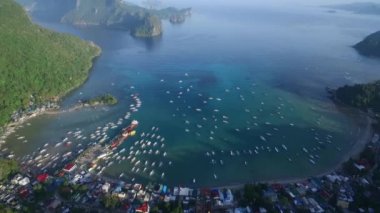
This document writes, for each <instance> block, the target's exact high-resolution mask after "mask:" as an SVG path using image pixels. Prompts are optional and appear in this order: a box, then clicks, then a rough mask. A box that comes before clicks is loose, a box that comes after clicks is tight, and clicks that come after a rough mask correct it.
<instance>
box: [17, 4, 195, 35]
mask: <svg viewBox="0 0 380 213" xmlns="http://www.w3.org/2000/svg"><path fill="white" fill-rule="evenodd" d="M18 1H19V2H20V3H23V5H24V6H25V7H27V8H33V10H34V14H41V15H42V16H44V17H46V16H47V15H46V14H50V15H48V16H49V17H50V18H52V19H53V20H57V19H60V20H61V21H62V22H64V23H69V24H73V25H79V26H105V27H110V28H118V29H123V30H128V31H130V32H131V33H132V35H134V36H139V37H154V36H158V35H160V34H161V33H162V26H161V19H168V20H173V21H171V22H172V23H173V22H174V21H177V22H179V21H181V22H183V21H184V20H185V18H186V17H187V16H189V15H190V13H191V9H190V8H186V9H181V10H179V9H176V8H173V7H169V8H165V9H160V10H157V9H147V8H143V7H140V6H138V5H135V4H131V3H127V2H126V1H122V0H18ZM32 5H33V6H32ZM49 17H48V18H49Z"/></svg>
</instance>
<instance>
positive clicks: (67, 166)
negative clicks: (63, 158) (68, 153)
mask: <svg viewBox="0 0 380 213" xmlns="http://www.w3.org/2000/svg"><path fill="white" fill-rule="evenodd" d="M74 166H75V164H73V163H68V164H66V166H65V168H63V169H64V170H67V171H70V170H71V169H72V168H73V167H74Z"/></svg>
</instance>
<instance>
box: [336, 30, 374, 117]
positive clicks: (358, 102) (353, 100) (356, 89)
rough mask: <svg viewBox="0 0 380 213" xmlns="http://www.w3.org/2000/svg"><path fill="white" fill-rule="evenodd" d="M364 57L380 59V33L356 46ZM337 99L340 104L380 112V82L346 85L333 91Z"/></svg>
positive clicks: (372, 35) (368, 37)
mask: <svg viewBox="0 0 380 213" xmlns="http://www.w3.org/2000/svg"><path fill="white" fill-rule="evenodd" d="M354 48H355V49H356V50H357V51H358V52H359V53H360V54H362V55H365V56H375V57H380V31H378V32H376V33H373V34H371V35H369V36H367V37H366V38H365V39H364V40H363V41H361V42H359V43H357V44H356V45H354ZM333 95H334V97H335V99H337V100H339V101H340V102H342V103H344V104H346V105H349V106H352V107H356V108H359V109H363V110H367V109H372V110H373V111H374V112H376V113H379V112H380V80H379V81H375V82H372V83H367V84H356V85H352V86H348V85H345V86H343V87H340V88H338V89H336V90H334V91H333Z"/></svg>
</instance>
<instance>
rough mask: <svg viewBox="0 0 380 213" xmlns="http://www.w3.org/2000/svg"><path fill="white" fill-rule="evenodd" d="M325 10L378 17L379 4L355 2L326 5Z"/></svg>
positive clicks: (379, 11) (379, 13) (379, 12)
mask: <svg viewBox="0 0 380 213" xmlns="http://www.w3.org/2000/svg"><path fill="white" fill-rule="evenodd" d="M324 7H326V8H331V9H338V10H346V11H350V12H354V13H358V14H368V15H380V3H372V2H357V3H349V4H338V5H326V6H324Z"/></svg>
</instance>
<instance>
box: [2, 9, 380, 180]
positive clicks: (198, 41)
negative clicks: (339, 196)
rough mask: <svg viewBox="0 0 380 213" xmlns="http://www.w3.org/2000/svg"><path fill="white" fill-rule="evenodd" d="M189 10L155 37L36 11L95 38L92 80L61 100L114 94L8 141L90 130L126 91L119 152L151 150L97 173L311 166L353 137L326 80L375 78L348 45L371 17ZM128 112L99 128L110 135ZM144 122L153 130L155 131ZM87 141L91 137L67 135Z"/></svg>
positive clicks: (307, 170) (285, 174) (267, 173)
mask: <svg viewBox="0 0 380 213" xmlns="http://www.w3.org/2000/svg"><path fill="white" fill-rule="evenodd" d="M194 11H195V12H194V15H193V16H192V17H191V18H190V19H189V20H188V21H187V22H186V23H185V24H183V25H170V24H169V23H166V22H165V23H164V29H165V33H164V35H163V36H162V37H161V38H157V39H152V40H142V39H134V38H132V37H130V36H129V35H128V33H126V32H121V31H112V30H101V29H75V28H72V27H70V26H65V25H61V24H57V23H49V22H46V21H43V20H40V19H38V18H35V19H36V22H38V23H40V24H42V25H44V26H46V27H49V28H52V29H54V30H57V31H63V32H69V33H73V34H76V35H79V36H81V37H82V38H84V39H88V40H93V41H94V42H95V43H97V44H99V45H100V46H101V47H102V49H103V53H102V55H101V57H99V58H98V59H97V60H96V62H95V64H94V68H93V70H92V72H91V75H90V77H89V79H88V81H87V82H86V83H85V84H84V85H83V86H82V87H81V88H79V89H78V90H75V91H74V92H73V93H72V94H70V95H68V97H66V98H65V100H64V102H63V105H64V107H68V106H70V105H72V104H73V103H75V102H76V101H78V100H79V99H81V98H88V97H93V96H95V95H99V94H103V93H105V92H109V93H112V94H114V95H115V96H117V97H118V99H119V100H120V103H119V104H118V105H117V106H114V107H102V108H99V109H84V110H81V111H76V112H72V113H65V114H60V115H57V116H47V115H46V116H41V117H38V118H35V119H33V120H31V121H30V124H31V125H30V126H27V125H25V126H24V127H22V128H20V130H19V131H17V132H16V133H15V134H14V135H11V137H10V138H9V143H8V146H9V148H10V150H13V151H14V152H15V154H16V155H17V156H23V155H25V154H28V153H30V152H32V151H35V150H36V149H37V148H38V147H41V146H43V145H44V144H45V143H50V144H53V145H54V144H55V143H57V142H59V141H60V140H62V138H64V137H65V136H66V133H67V132H68V131H71V130H75V129H77V128H78V129H80V130H82V131H83V133H84V135H86V136H88V135H89V134H90V133H92V132H94V131H95V130H96V127H97V126H103V125H104V124H106V123H108V122H115V123H116V121H117V120H118V119H119V118H122V117H124V115H125V113H126V112H128V111H129V105H130V104H132V103H133V102H132V100H131V98H130V95H131V94H138V96H139V97H140V98H141V100H142V107H141V108H140V109H139V111H138V112H136V113H132V116H131V118H130V119H137V120H138V121H139V122H140V125H139V127H138V128H137V132H138V135H139V136H136V137H134V138H130V139H128V140H127V141H126V142H125V143H124V144H123V145H122V147H120V149H122V148H126V150H127V151H126V152H124V153H122V154H120V155H122V156H125V157H128V155H129V154H128V153H129V151H130V150H133V151H137V150H140V152H141V153H142V152H143V150H144V149H145V150H146V152H147V153H148V152H149V150H150V149H151V150H152V154H140V155H136V156H135V158H136V161H138V160H140V162H141V164H142V165H139V166H135V165H134V164H135V162H136V161H134V162H133V163H132V162H131V160H125V161H121V163H120V164H119V163H114V164H113V165H112V166H111V167H109V168H107V169H106V171H105V175H109V176H115V177H118V176H119V174H120V173H121V172H123V173H125V176H124V177H123V178H125V179H126V180H131V179H132V178H135V179H136V181H141V182H148V181H160V182H165V183H168V184H171V185H178V184H188V185H190V184H193V179H195V180H196V184H197V185H201V186H202V185H223V184H233V183H240V182H246V181H257V180H272V179H282V178H295V177H308V176H311V175H315V174H319V173H321V172H324V171H327V170H329V169H331V168H333V167H335V166H336V164H337V163H338V162H339V161H340V160H341V159H342V157H343V156H344V153H347V152H348V151H350V150H351V148H352V146H353V144H354V141H355V140H356V139H357V138H358V137H360V135H361V133H362V132H363V124H362V123H363V122H362V121H360V120H357V119H353V118H354V117H355V115H354V114H353V115H348V114H347V113H343V112H341V110H339V109H337V108H336V107H335V106H334V105H333V104H332V103H331V102H330V101H329V99H328V98H327V95H326V91H325V88H326V87H333V88H335V87H337V86H340V85H343V84H346V83H350V84H351V83H357V82H367V81H369V80H373V79H378V78H380V73H379V72H378V71H379V69H378V67H379V65H380V63H379V62H378V61H376V60H371V59H366V58H363V57H361V56H359V55H358V54H357V53H356V52H355V51H354V50H353V49H352V48H351V47H350V45H352V44H354V43H355V42H357V41H359V40H361V38H362V37H363V36H365V35H366V34H369V33H370V32H372V31H375V30H376V29H377V28H378V27H379V26H378V25H379V24H378V23H380V22H379V20H378V19H379V18H376V17H371V16H358V15H351V14H348V13H337V14H328V13H325V11H324V10H323V9H320V8H294V9H293V10H281V9H278V8H277V9H276V8H240V10H236V11H225V10H222V9H220V10H217V9H204V8H197V7H195V8H194ZM130 119H128V120H124V121H123V124H122V125H121V126H119V127H117V128H116V129H112V130H110V131H108V132H107V134H108V135H109V136H110V137H112V136H114V135H116V134H117V132H118V131H119V130H120V129H121V128H122V127H123V126H125V125H127V124H128V123H129V122H130ZM152 127H159V130H158V131H157V132H154V133H153V132H152V131H151V128H152ZM142 133H150V134H155V135H160V137H164V138H165V141H164V142H161V141H160V140H159V139H157V138H155V139H154V138H151V136H149V137H150V138H148V137H146V136H145V137H141V136H140V134H142ZM19 136H25V138H26V139H27V140H28V142H27V143H22V142H21V141H20V140H17V139H16V138H17V137H19ZM141 140H144V141H142V142H141ZM148 141H151V142H152V143H151V144H150V146H149V145H148ZM88 142H93V140H91V139H89V137H88V139H85V140H76V141H73V144H78V143H83V144H85V143H88ZM154 142H157V144H158V145H156V146H153V143H154ZM162 144H164V146H163V147H161V146H162ZM143 145H144V148H142V147H143ZM131 147H133V148H132V149H131ZM284 147H285V148H284ZM59 149H63V150H58V151H62V152H63V151H65V152H66V151H68V150H69V148H59ZM120 149H119V150H120ZM157 150H159V154H155V152H156V151H157ZM276 150H277V151H276ZM305 150H306V151H305ZM164 152H166V154H167V155H166V156H165V157H164V156H163V153H164ZM256 152H257V154H256ZM310 160H312V161H313V162H315V164H312V163H311V161H310ZM145 161H148V163H147V166H145V165H144V162H145ZM153 162H155V165H154V166H152V163H153ZM160 162H162V166H158V165H159V164H160ZM169 162H171V163H169ZM133 167H135V168H134V169H133V171H135V170H136V169H137V168H140V171H139V172H133V171H132V168H133ZM144 167H147V172H145V173H144V172H141V171H142V170H143V168H144ZM152 170H154V171H155V174H154V175H152V176H149V172H150V171H152ZM162 173H165V175H164V177H163V178H161V175H162Z"/></svg>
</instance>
